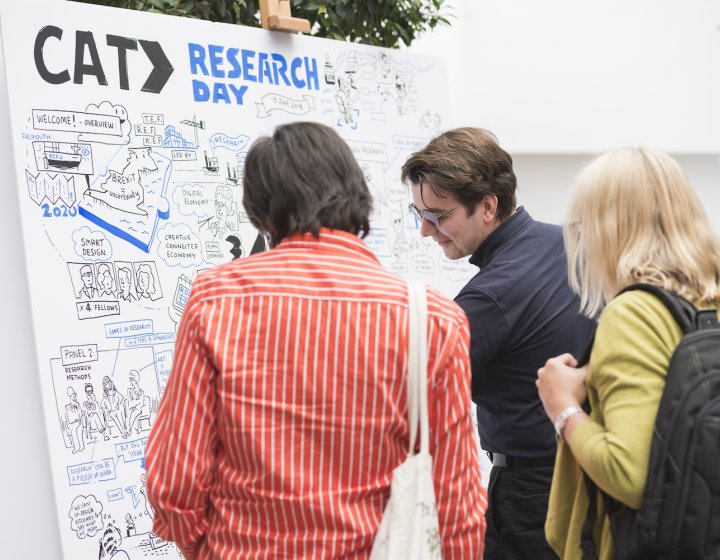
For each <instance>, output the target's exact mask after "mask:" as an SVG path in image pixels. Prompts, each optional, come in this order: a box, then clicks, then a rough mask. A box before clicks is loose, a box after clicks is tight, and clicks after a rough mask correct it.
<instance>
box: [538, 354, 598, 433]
mask: <svg viewBox="0 0 720 560" xmlns="http://www.w3.org/2000/svg"><path fill="white" fill-rule="evenodd" d="M585 377H587V366H585V367H582V368H578V367H577V360H576V359H575V358H574V357H573V356H571V355H570V354H562V355H560V356H557V357H556V358H550V359H549V360H548V361H547V362H545V366H544V367H541V368H540V369H539V370H538V378H537V381H536V382H535V385H537V388H538V393H539V395H540V400H541V401H542V403H543V406H544V407H545V413H546V414H547V415H548V418H550V421H551V422H555V419H556V418H557V417H558V414H560V413H561V412H562V411H563V410H565V409H566V408H568V407H571V406H582V403H583V402H585V397H586V396H587V390H586V389H585Z"/></svg>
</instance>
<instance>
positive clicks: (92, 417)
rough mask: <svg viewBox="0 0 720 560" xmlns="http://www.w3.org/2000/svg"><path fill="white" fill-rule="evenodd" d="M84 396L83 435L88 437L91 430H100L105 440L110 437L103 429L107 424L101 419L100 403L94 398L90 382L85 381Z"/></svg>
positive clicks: (93, 390)
mask: <svg viewBox="0 0 720 560" xmlns="http://www.w3.org/2000/svg"><path fill="white" fill-rule="evenodd" d="M85 398H86V400H85V401H83V403H82V406H83V414H84V415H85V437H87V438H88V439H90V435H91V434H92V432H100V433H101V434H102V435H103V439H104V440H105V441H107V440H109V439H110V436H109V435H108V434H107V432H106V431H105V430H106V429H107V426H106V425H105V420H104V419H103V417H102V415H101V414H100V413H101V412H102V409H101V408H100V403H99V402H98V401H97V399H96V398H95V389H94V388H93V386H92V383H85Z"/></svg>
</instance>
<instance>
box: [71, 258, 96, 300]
mask: <svg viewBox="0 0 720 560" xmlns="http://www.w3.org/2000/svg"><path fill="white" fill-rule="evenodd" d="M80 282H81V284H82V285H81V287H80V290H79V291H78V292H77V296H76V297H77V299H79V300H88V299H96V298H97V297H98V294H99V290H98V289H97V288H96V287H95V273H94V272H93V267H92V265H89V264H84V265H82V266H81V267H80Z"/></svg>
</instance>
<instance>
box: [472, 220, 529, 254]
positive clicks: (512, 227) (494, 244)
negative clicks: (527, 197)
mask: <svg viewBox="0 0 720 560" xmlns="http://www.w3.org/2000/svg"><path fill="white" fill-rule="evenodd" d="M530 222H532V218H531V217H530V214H528V212H527V211H526V210H525V208H524V207H523V206H520V207H519V208H518V209H517V210H515V212H514V213H513V214H512V215H511V216H510V217H509V218H508V219H507V220H505V221H504V222H503V223H501V224H500V225H499V226H498V227H497V228H495V230H494V231H493V232H492V233H491V234H490V235H488V236H487V238H486V239H485V241H483V242H482V243H481V244H480V247H478V250H477V251H475V252H474V253H473V255H472V256H471V257H470V264H474V265H475V266H477V267H480V268H484V267H485V266H486V265H487V264H488V263H489V262H490V260H491V259H492V257H493V254H494V253H495V251H496V250H497V249H498V248H499V247H500V246H502V245H503V244H504V243H505V241H507V240H508V239H510V238H511V237H512V236H514V235H515V234H516V233H517V232H518V231H520V230H521V229H523V228H524V227H525V226H526V225H527V224H529V223H530Z"/></svg>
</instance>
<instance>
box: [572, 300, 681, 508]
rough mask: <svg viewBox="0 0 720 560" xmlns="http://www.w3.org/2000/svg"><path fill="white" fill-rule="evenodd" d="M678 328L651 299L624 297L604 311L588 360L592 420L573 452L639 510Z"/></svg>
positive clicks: (579, 432) (601, 483)
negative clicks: (653, 436)
mask: <svg viewBox="0 0 720 560" xmlns="http://www.w3.org/2000/svg"><path fill="white" fill-rule="evenodd" d="M680 336H681V333H680V328H679V327H678V326H677V325H676V323H675V321H674V319H673V318H672V316H671V315H670V313H669V311H667V309H666V308H665V306H664V305H663V304H662V303H661V302H660V300H658V299H657V298H655V297H654V296H652V295H650V294H648V293H645V292H639V291H633V292H627V293H625V294H622V295H621V296H619V297H617V298H615V299H614V300H613V301H612V302H610V304H609V305H608V306H607V308H606V309H605V311H604V312H603V314H602V316H601V317H600V322H599V325H598V329H597V333H596V336H595V345H594V346H593V352H592V356H591V359H590V373H589V375H588V380H587V385H588V395H589V399H590V404H591V406H592V413H591V419H592V421H590V422H585V423H583V424H580V425H579V426H577V428H576V429H575V431H574V432H573V435H572V438H571V441H570V442H569V443H570V447H571V449H572V452H573V455H574V456H575V458H576V459H577V461H578V463H579V464H580V466H581V467H582V469H583V470H584V471H585V472H586V473H587V474H588V475H589V476H590V477H591V478H592V479H593V481H594V482H595V483H596V484H597V485H598V487H600V488H601V489H602V490H604V491H605V492H606V493H607V494H609V495H610V496H612V497H613V498H615V499H617V500H619V501H621V502H623V503H624V504H627V505H628V506H630V507H632V508H635V509H638V508H639V507H640V503H641V501H642V495H643V491H644V489H645V483H646V480H647V470H648V463H649V460H650V446H651V442H652V431H653V426H654V424H655V418H656V416H657V410H658V406H659V404H660V398H661V396H662V392H663V388H664V387H665V375H666V372H667V367H668V364H669V363H670V357H671V355H672V353H673V351H674V350H675V347H676V346H677V343H678V342H679V340H680Z"/></svg>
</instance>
